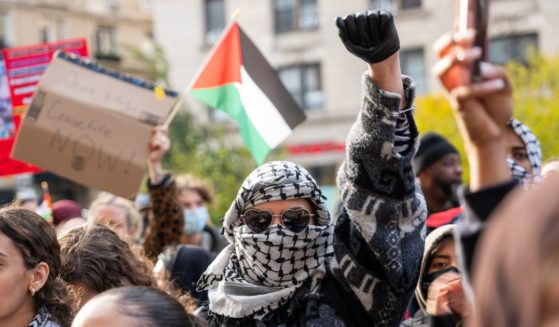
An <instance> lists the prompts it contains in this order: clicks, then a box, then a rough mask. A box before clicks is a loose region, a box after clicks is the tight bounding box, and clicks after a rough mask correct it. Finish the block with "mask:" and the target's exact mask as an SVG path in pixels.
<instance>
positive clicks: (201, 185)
mask: <svg viewBox="0 0 559 327" xmlns="http://www.w3.org/2000/svg"><path fill="white" fill-rule="evenodd" d="M176 183H177V192H178V193H180V192H182V191H185V190H193V191H196V192H198V194H200V197H201V198H202V200H204V202H206V203H207V204H211V203H212V202H213V198H214V196H213V192H212V190H211V188H210V187H209V186H208V184H206V183H205V182H204V181H202V180H200V179H197V178H196V177H194V176H192V175H190V174H184V175H179V176H177V178H176Z"/></svg>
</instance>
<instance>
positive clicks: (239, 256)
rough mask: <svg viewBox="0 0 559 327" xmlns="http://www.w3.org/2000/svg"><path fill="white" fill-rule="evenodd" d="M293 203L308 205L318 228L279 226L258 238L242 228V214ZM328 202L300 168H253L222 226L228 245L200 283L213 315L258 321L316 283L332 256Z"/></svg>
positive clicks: (282, 164) (275, 164)
mask: <svg viewBox="0 0 559 327" xmlns="http://www.w3.org/2000/svg"><path fill="white" fill-rule="evenodd" d="M292 199H308V201H310V203H311V204H312V205H313V208H314V213H315V214H316V216H315V217H316V223H317V225H314V226H311V225H310V226H308V227H307V228H305V230H303V231H302V232H300V233H294V232H292V231H290V230H289V229H287V228H285V227H284V226H282V225H276V226H272V227H271V228H269V229H268V230H267V231H265V232H263V233H259V234H256V233H253V232H252V231H251V230H250V229H249V228H248V227H247V226H246V225H243V223H242V220H241V215H242V214H243V213H244V212H245V211H246V210H247V209H249V208H252V207H254V206H256V205H258V204H261V203H266V202H270V201H281V200H292ZM325 200H326V198H325V197H324V196H323V195H322V192H321V191H320V188H319V187H318V185H317V183H316V181H315V180H314V178H313V177H312V176H311V175H310V174H309V173H308V171H307V170H305V169H304V168H303V167H301V166H299V165H297V164H294V163H291V162H287V161H272V162H269V163H266V164H264V165H262V166H260V167H258V168H257V169H256V170H254V171H253V172H252V173H251V174H250V175H249V176H248V177H247V178H246V179H245V181H244V182H243V184H242V186H241V188H240V190H239V192H238V194H237V197H236V199H235V201H234V202H233V203H232V204H231V207H230V208H229V210H228V211H227V213H226V214H225V219H224V224H223V228H224V234H225V237H226V238H227V240H228V241H229V242H230V245H229V246H228V247H227V248H226V249H224V251H223V252H222V253H220V255H219V256H218V257H217V258H216V260H214V262H213V263H212V264H211V265H210V266H209V267H208V269H207V270H206V272H205V273H204V274H203V275H202V277H201V278H200V280H199V281H198V288H199V289H207V290H208V296H209V298H210V304H209V308H210V311H213V312H215V313H217V314H219V315H223V316H228V317H234V318H240V317H246V316H254V317H255V319H258V318H261V317H263V316H265V315H266V314H267V313H269V312H270V311H272V310H275V309H277V308H278V307H280V306H281V305H283V304H285V303H286V302H287V301H288V300H289V299H290V298H291V297H292V296H293V294H294V293H295V290H296V288H298V287H300V286H301V285H302V284H303V283H304V282H306V281H307V280H309V279H312V281H313V284H317V283H318V279H319V278H321V277H322V276H324V274H325V273H326V267H325V266H326V263H327V261H328V260H329V258H331V257H333V253H334V251H333V247H332V240H333V229H334V228H333V225H332V222H331V219H330V214H329V213H328V209H327V207H326V203H325ZM315 279H316V280H315ZM248 295H250V297H249V296H248Z"/></svg>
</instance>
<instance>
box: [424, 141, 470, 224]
mask: <svg viewBox="0 0 559 327" xmlns="http://www.w3.org/2000/svg"><path fill="white" fill-rule="evenodd" d="M413 169H414V171H415V175H416V176H417V178H418V179H419V185H421V190H422V191H423V195H424V196H425V201H426V202H427V210H428V212H429V214H432V213H435V212H440V211H445V210H448V209H451V208H455V207H457V206H459V203H458V196H457V192H456V191H457V189H458V187H459V186H460V185H461V184H462V165H461V163H460V155H459V154H458V151H457V150H456V148H455V147H454V146H453V145H452V144H450V143H449V142H448V141H447V140H446V139H445V138H444V137H442V136H441V135H439V134H437V133H433V132H431V133H427V134H425V135H423V137H421V140H420V142H419V149H418V150H417V153H416V155H415V157H414V158H413Z"/></svg>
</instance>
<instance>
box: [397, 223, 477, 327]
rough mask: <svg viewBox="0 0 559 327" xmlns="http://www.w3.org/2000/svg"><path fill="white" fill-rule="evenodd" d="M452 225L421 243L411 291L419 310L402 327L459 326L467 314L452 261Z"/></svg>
mask: <svg viewBox="0 0 559 327" xmlns="http://www.w3.org/2000/svg"><path fill="white" fill-rule="evenodd" d="M455 229H456V226H455V225H452V224H450V225H445V226H441V227H439V228H437V229H435V230H434V231H433V232H432V233H430V234H429V235H428V236H427V238H426V239H425V250H424V252H423V253H424V254H423V259H422V262H421V270H420V272H419V280H418V282H417V288H416V289H415V300H416V301H417V303H418V305H419V310H417V311H416V312H415V314H414V315H413V317H412V318H410V319H408V320H406V321H405V322H404V323H403V326H410V327H412V326H417V327H420V326H433V325H436V326H459V324H460V323H461V322H462V320H463V319H464V318H465V317H467V316H468V315H469V313H470V307H469V303H468V301H467V299H466V297H465V295H464V290H463V288H462V276H461V275H460V268H459V263H458V259H457V257H456V250H455V241H454V235H453V233H454V231H455Z"/></svg>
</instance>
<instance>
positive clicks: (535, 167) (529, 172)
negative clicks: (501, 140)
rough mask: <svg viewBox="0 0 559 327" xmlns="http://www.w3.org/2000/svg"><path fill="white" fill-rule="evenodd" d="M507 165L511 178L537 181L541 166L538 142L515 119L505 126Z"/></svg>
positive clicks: (527, 128) (524, 181) (534, 135)
mask: <svg viewBox="0 0 559 327" xmlns="http://www.w3.org/2000/svg"><path fill="white" fill-rule="evenodd" d="M506 138H507V163H508V164H509V168H510V170H511V173H512V177H513V178H515V179H517V180H519V181H521V182H523V183H527V184H529V183H531V182H533V181H534V180H536V181H537V179H538V177H539V175H540V169H541V166H542V150H541V148H540V141H539V140H538V137H537V136H536V134H534V133H533V132H532V130H531V129H530V128H529V127H528V126H526V125H524V124H523V123H522V122H520V121H519V120H517V119H514V118H513V119H511V121H510V122H509V123H508V124H507V129H506Z"/></svg>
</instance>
